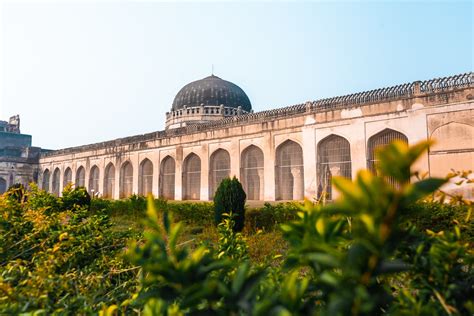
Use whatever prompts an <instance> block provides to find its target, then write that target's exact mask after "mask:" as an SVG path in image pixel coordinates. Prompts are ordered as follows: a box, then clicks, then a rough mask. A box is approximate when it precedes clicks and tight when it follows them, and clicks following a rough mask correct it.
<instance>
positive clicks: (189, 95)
mask: <svg viewBox="0 0 474 316" xmlns="http://www.w3.org/2000/svg"><path fill="white" fill-rule="evenodd" d="M201 104H203V105H217V106H219V105H221V104H223V105H224V106H226V107H233V108H237V107H239V106H241V107H242V110H244V111H247V112H250V111H251V110H252V104H250V100H249V98H248V96H247V95H246V94H245V92H244V90H242V89H241V88H240V87H239V86H237V85H235V84H233V83H232V82H229V81H225V80H223V79H221V78H219V77H217V76H214V75H212V76H209V77H206V78H204V79H201V80H197V81H193V82H191V83H188V84H187V85H185V86H184V87H183V88H182V89H181V90H179V92H178V94H177V95H176V97H175V98H174V101H173V106H172V107H171V110H172V111H175V110H179V109H182V108H183V107H184V106H185V105H186V106H187V107H193V106H200V105H201Z"/></svg>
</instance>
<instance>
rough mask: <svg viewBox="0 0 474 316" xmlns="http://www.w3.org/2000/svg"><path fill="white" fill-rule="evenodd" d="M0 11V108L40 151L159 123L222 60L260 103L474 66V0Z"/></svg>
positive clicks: (17, 6)
mask: <svg viewBox="0 0 474 316" xmlns="http://www.w3.org/2000/svg"><path fill="white" fill-rule="evenodd" d="M0 6H1V45H2V46H1V47H0V50H1V53H0V54H1V59H2V61H1V68H0V71H1V79H2V80H1V92H0V94H1V99H0V101H1V103H0V117H1V118H2V119H4V120H5V119H7V118H8V117H9V116H10V115H13V114H17V113H18V114H20V116H21V119H22V131H23V132H25V133H28V134H32V135H33V143H34V145H36V146H41V147H43V148H51V149H58V148H63V147H70V146H76V145H82V144H87V143H95V142H99V141H104V140H110V139H114V138H118V137H125V136H130V135H136V134H142V133H146V132H152V131H156V130H162V129H164V121H165V112H166V111H169V109H170V107H171V103H172V101H173V98H174V96H175V94H176V93H177V92H178V90H179V89H180V88H181V87H182V86H184V85H185V84H186V83H188V82H190V81H193V80H197V79H200V78H202V77H205V76H208V75H209V74H210V72H211V65H212V64H214V67H215V74H216V75H218V76H220V77H221V78H224V79H226V80H229V81H232V82H234V83H236V84H238V85H239V86H240V87H242V88H243V89H244V90H245V91H246V92H247V94H248V96H249V97H250V100H251V102H252V105H253V108H254V110H255V111H261V110H265V109H271V108H276V107H282V106H287V105H292V104H296V103H301V102H304V101H307V100H316V99H320V98H325V97H332V96H337V95H343V94H348V93H353V92H360V91H364V90H369V89H375V88H380V87H385V86H389V85H394V84H399V83H405V82H411V81H414V80H418V79H420V80H424V79H430V78H433V77H439V76H447V75H452V74H457V73H463V72H467V71H471V70H472V69H473V4H472V2H470V1H466V2H459V1H446V2H437V3H432V2H428V1H424V2H418V3H411V2H406V1H403V2H384V3H381V4H380V3H376V2H345V3H342V2H341V3H327V2H297V3H294V2H293V3H290V2H287V3H270V2H260V3H258V2H257V3H248V2H247V3H238V2H232V3H216V2H202V3H194V2H193V3H187V2H185V3H182V2H181V3H162V2H150V1H148V2H123V1H117V2H111V1H106V2H105V1H98V2H92V1H87V2H75V3H71V2H66V3H60V2H51V1H49V2H44V3H37V2H22V1H20V2H19V1H6V2H3V3H2V4H0Z"/></svg>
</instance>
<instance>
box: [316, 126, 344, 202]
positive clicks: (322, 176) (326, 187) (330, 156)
mask: <svg viewBox="0 0 474 316" xmlns="http://www.w3.org/2000/svg"><path fill="white" fill-rule="evenodd" d="M317 165H318V197H320V196H321V195H322V194H323V192H324V193H326V198H327V199H329V200H332V198H333V196H332V195H333V194H332V182H331V180H332V177H333V176H342V177H346V178H348V179H351V177H352V162H351V146H350V144H349V141H348V140H347V139H345V138H344V137H342V136H338V135H334V134H332V135H329V136H327V137H326V138H324V139H322V140H321V141H320V142H319V143H318V159H317Z"/></svg>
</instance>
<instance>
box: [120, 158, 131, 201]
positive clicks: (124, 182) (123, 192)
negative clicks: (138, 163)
mask: <svg viewBox="0 0 474 316" xmlns="http://www.w3.org/2000/svg"><path fill="white" fill-rule="evenodd" d="M132 193H133V167H132V164H131V163H130V162H129V161H127V162H125V163H124V164H123V165H122V168H121V169H120V198H126V197H129V196H130V195H132Z"/></svg>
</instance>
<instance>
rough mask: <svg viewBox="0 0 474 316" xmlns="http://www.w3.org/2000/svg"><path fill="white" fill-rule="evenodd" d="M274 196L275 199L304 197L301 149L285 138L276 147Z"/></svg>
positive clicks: (299, 198) (300, 198)
mask: <svg viewBox="0 0 474 316" xmlns="http://www.w3.org/2000/svg"><path fill="white" fill-rule="evenodd" d="M275 162H276V165H275V196H276V199H277V200H302V199H304V170H303V150H302V149H301V146H300V145H298V144H297V143H295V142H294V141H291V140H287V141H285V142H284V143H283V144H281V145H280V146H278V148H277V149H276V160H275Z"/></svg>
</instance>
